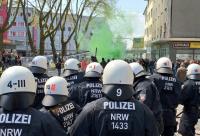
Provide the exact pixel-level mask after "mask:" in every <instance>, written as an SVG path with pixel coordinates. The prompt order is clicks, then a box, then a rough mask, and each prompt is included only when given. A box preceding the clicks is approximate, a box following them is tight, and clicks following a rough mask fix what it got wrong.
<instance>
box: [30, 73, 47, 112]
mask: <svg viewBox="0 0 200 136" xmlns="http://www.w3.org/2000/svg"><path fill="white" fill-rule="evenodd" d="M33 75H34V77H35V78H36V82H37V90H36V97H35V101H34V103H33V105H32V107H33V108H36V109H41V108H42V100H43V98H44V96H45V94H44V85H45V83H46V81H47V80H48V79H49V76H48V75H47V74H40V73H33Z"/></svg>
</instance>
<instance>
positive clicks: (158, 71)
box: [156, 68, 173, 75]
mask: <svg viewBox="0 0 200 136" xmlns="http://www.w3.org/2000/svg"><path fill="white" fill-rule="evenodd" d="M156 71H157V73H161V74H171V75H172V74H173V71H172V69H170V68H159V69H157V70H156Z"/></svg>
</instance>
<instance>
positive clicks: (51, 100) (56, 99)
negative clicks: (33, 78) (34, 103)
mask: <svg viewBox="0 0 200 136" xmlns="http://www.w3.org/2000/svg"><path fill="white" fill-rule="evenodd" d="M44 91H45V97H44V99H43V101H42V104H43V106H44V108H42V109H41V111H42V112H44V113H45V114H50V115H52V116H53V117H54V118H55V120H57V121H58V122H59V124H60V125H61V126H62V127H63V129H64V130H65V131H66V133H67V132H68V129H69V127H70V126H71V125H72V123H73V122H74V120H75V118H76V116H77V115H78V112H80V107H79V106H78V105H77V104H75V103H74V102H73V101H71V100H68V94H69V92H68V89H67V81H66V80H65V79H64V78H62V77H58V76H54V77H51V78H50V79H48V80H47V82H46V84H45V90H44Z"/></svg>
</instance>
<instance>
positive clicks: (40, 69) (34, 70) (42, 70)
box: [30, 66, 46, 74]
mask: <svg viewBox="0 0 200 136" xmlns="http://www.w3.org/2000/svg"><path fill="white" fill-rule="evenodd" d="M30 70H31V72H32V73H38V74H43V73H45V72H46V69H44V68H40V67H36V66H31V67H30Z"/></svg>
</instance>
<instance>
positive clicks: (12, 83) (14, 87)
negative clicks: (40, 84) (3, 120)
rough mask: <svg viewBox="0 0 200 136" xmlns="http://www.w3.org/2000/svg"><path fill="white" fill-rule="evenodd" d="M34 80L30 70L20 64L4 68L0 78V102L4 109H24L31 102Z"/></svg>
mask: <svg viewBox="0 0 200 136" xmlns="http://www.w3.org/2000/svg"><path fill="white" fill-rule="evenodd" d="M36 86H37V84H36V82H35V78H34V76H33V74H32V73H31V71H30V70H29V69H27V68H25V67H22V66H13V67H10V68H8V69H6V70H5V71H4V72H3V74H2V76H1V79H0V97H1V98H0V104H1V106H2V107H3V108H5V109H6V110H15V109H24V108H28V107H29V106H30V105H32V104H33V102H34V99H35V93H36Z"/></svg>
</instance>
